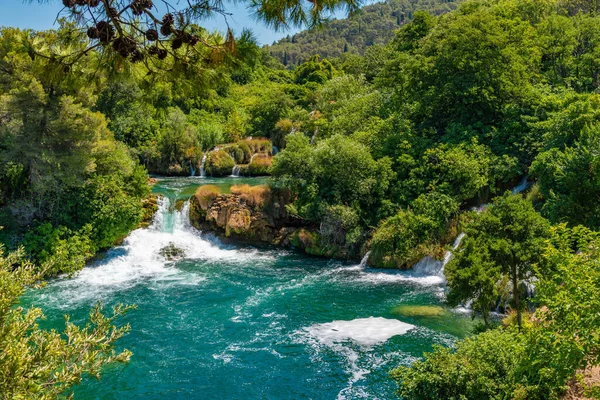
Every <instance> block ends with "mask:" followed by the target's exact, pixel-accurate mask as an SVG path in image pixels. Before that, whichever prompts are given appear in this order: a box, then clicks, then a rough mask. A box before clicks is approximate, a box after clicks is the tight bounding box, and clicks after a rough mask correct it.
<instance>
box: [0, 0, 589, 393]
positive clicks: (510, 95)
mask: <svg viewBox="0 0 600 400" xmlns="http://www.w3.org/2000/svg"><path fill="white" fill-rule="evenodd" d="M63 3H64V4H65V8H66V13H65V15H64V16H63V17H62V18H61V19H60V20H59V22H60V26H59V27H57V28H56V29H53V30H48V31H33V30H22V29H17V28H11V27H3V28H1V29H0V227H1V229H0V242H1V243H2V246H1V247H0V398H3V399H4V398H6V399H13V398H14V399H26V398H40V399H51V398H61V396H65V395H68V394H69V393H71V391H72V390H73V388H74V387H75V386H76V385H77V384H79V383H80V382H81V381H82V380H85V379H89V377H96V376H100V373H101V371H104V369H105V368H106V365H108V364H113V363H115V362H127V361H128V360H129V359H130V357H133V358H135V353H134V354H133V355H132V353H131V352H130V351H129V350H127V349H123V348H122V347H119V346H118V343H119V340H120V339H121V338H122V337H123V336H125V335H127V334H128V333H130V332H131V331H135V329H136V328H135V324H133V325H131V326H130V324H129V323H128V322H126V321H127V320H126V319H124V317H125V314H127V315H129V314H130V313H135V312H137V311H134V309H135V305H133V304H132V305H127V304H118V305H115V306H114V307H112V309H109V310H105V308H104V307H103V305H102V304H101V303H98V304H97V305H96V306H95V307H94V308H93V309H92V310H91V311H90V315H89V319H88V321H87V322H85V323H84V324H77V323H74V322H70V321H69V320H68V319H67V320H66V324H65V327H64V330H62V331H57V330H54V329H52V330H50V329H45V328H44V327H43V326H41V325H40V321H41V320H42V319H43V313H42V310H41V309H40V308H37V307H32V308H27V307H22V306H21V305H20V298H21V296H23V294H24V293H27V292H29V291H31V290H40V289H39V288H41V287H43V286H45V285H46V283H45V282H48V281H52V280H53V279H55V278H56V277H58V276H63V275H65V274H66V275H67V276H73V275H74V274H77V273H78V271H80V270H81V269H82V268H84V267H85V266H86V265H87V264H88V263H90V262H91V261H93V260H95V259H97V258H98V257H100V256H101V255H102V254H104V253H105V252H106V251H107V250H109V249H111V248H112V247H114V246H117V245H119V244H120V243H122V241H123V240H124V238H126V237H127V235H128V234H129V233H130V232H131V231H132V230H134V229H137V228H139V227H143V226H148V224H149V223H150V221H151V219H152V215H153V214H154V213H155V212H156V198H155V197H153V196H151V195H150V193H151V186H152V179H150V178H149V176H152V177H156V176H159V177H161V176H171V177H177V176H190V175H192V176H200V174H201V173H202V174H205V175H206V176H209V177H222V176H229V175H231V174H234V175H235V174H236V172H235V171H234V172H232V169H233V170H236V168H237V174H239V175H241V176H266V175H268V176H269V179H268V181H267V188H266V189H265V190H263V191H262V192H260V193H259V194H256V193H254V195H255V196H262V197H263V199H262V200H254V203H253V204H254V206H255V207H258V208H261V207H262V208H264V212H265V213H267V214H268V213H269V212H271V211H270V210H271V209H272V205H273V204H274V203H277V205H278V206H281V207H280V209H282V210H284V211H281V212H285V215H286V218H291V219H293V220H294V221H296V223H298V224H300V225H301V226H302V227H304V228H303V229H302V230H301V231H299V233H297V234H296V235H295V236H294V237H293V238H292V245H293V246H294V247H297V248H301V249H304V251H305V252H306V253H309V254H311V255H316V256H322V257H329V258H336V259H342V260H350V261H352V260H354V261H357V260H360V259H362V258H363V257H365V256H366V257H365V260H366V263H367V264H368V266H369V267H371V268H381V269H386V270H387V269H398V270H407V269H410V268H411V267H412V266H413V265H415V264H416V263H417V262H418V261H419V260H421V259H423V258H424V257H431V258H433V259H438V260H441V259H443V258H444V254H445V252H446V251H447V250H449V249H451V248H452V245H453V243H455V240H456V239H457V237H458V236H459V235H461V234H464V239H463V240H462V241H460V239H459V241H458V244H459V246H458V247H457V248H456V249H455V250H454V251H453V256H452V258H451V259H450V260H449V262H448V263H447V264H446V265H445V270H444V274H445V278H446V280H447V286H446V289H445V290H446V292H445V300H444V302H445V304H448V305H449V306H452V307H455V306H461V305H462V306H465V305H468V306H469V310H470V311H469V312H470V313H471V314H472V315H473V318H477V321H480V322H479V323H478V324H477V326H476V328H475V329H474V331H473V332H470V333H469V335H468V336H467V337H466V338H464V339H461V340H458V341H457V342H456V343H455V344H454V345H453V346H451V347H446V346H437V345H436V346H434V347H433V348H432V349H431V350H430V351H429V352H426V353H425V354H424V355H423V356H422V357H421V358H420V359H417V360H415V361H414V362H413V363H412V364H411V365H408V366H407V365H398V366H392V367H393V368H392V369H391V372H390V376H389V379H390V380H391V381H393V382H395V383H394V384H395V385H397V386H396V388H397V391H396V395H397V396H398V397H399V398H402V399H563V398H565V399H566V398H582V399H583V398H600V387H598V386H594V385H592V384H589V383H588V381H587V380H586V379H585V375H586V373H588V372H589V371H591V370H593V368H594V367H596V366H598V365H599V364H600V297H599V296H598V293H599V292H600V253H599V249H600V95H599V94H598V90H599V88H600V17H599V16H597V15H598V12H599V11H600V7H599V6H598V4H596V3H595V2H588V1H581V0H466V1H461V2H445V1H444V2H442V1H410V2H409V1H394V0H390V1H388V2H385V3H380V4H375V5H371V6H367V7H365V8H363V9H361V10H358V9H357V7H358V4H354V3H353V2H352V1H347V2H343V3H341V2H339V1H328V2H323V3H321V2H318V1H315V2H313V1H311V2H310V5H312V6H313V7H314V8H313V9H312V10H311V11H310V12H300V11H298V7H297V4H298V2H295V1H292V2H281V1H271V0H269V1H263V2H254V7H256V10H257V14H258V15H259V17H260V18H262V19H264V20H265V21H267V22H268V23H269V24H270V25H272V26H273V27H278V26H279V25H282V24H283V25H285V24H286V23H289V24H290V25H294V24H309V25H311V26H314V27H313V28H311V29H310V30H307V31H304V32H301V33H299V34H296V35H293V36H291V37H289V38H285V39H282V40H281V41H279V42H277V43H275V44H274V45H272V46H267V47H265V48H261V47H260V46H259V45H258V44H257V43H256V40H255V39H254V37H253V36H252V33H251V32H248V31H244V32H240V33H238V34H234V33H233V32H232V31H227V32H226V33H224V34H218V33H214V32H209V31H207V30H205V29H204V28H202V27H201V26H200V25H199V24H198V20H199V19H201V18H203V17H204V16H205V14H206V13H207V11H206V9H204V8H203V9H201V10H199V9H196V8H194V7H192V10H193V11H194V12H191V13H189V14H184V13H181V14H178V13H177V12H175V11H173V12H172V13H166V14H165V15H164V16H163V15H157V16H156V17H155V16H154V14H151V13H150V12H149V11H148V10H150V9H152V2H147V1H143V0H134V1H133V2H129V1H123V0H118V1H114V2H113V1H104V0H103V1H100V2H98V1H95V2H94V1H92V0H86V1H83V0H82V1H70V0H65V1H64V2H63ZM113 3H114V4H113ZM129 3H131V4H129ZM147 3H149V4H147ZM292 3H294V4H292ZM192 4H196V3H194V2H192ZM197 4H200V2H197ZM206 4H209V3H206ZM109 6H111V7H109ZM120 6H121V7H124V9H123V11H121V10H118V8H119V7H120ZM341 6H344V7H347V8H350V10H351V11H352V15H351V17H350V18H349V19H345V20H334V21H332V22H330V23H327V22H325V21H321V14H320V12H321V11H322V12H323V13H324V12H326V11H328V10H333V9H337V7H341ZM105 7H106V8H105ZM113 7H114V8H113ZM206 7H208V8H210V7H213V8H214V7H216V5H215V4H210V5H208V6H206ZM295 7H296V8H295ZM84 8H85V10H88V11H85V10H84ZM305 9H306V8H305ZM115 10H116V11H115ZM315 10H316V11H315ZM188 11H189V10H188ZM78 12H81V13H84V12H89V13H90V15H91V16H93V17H94V18H93V20H92V19H88V20H85V21H84V22H82V21H81V19H78V18H77V17H76V14H77V13H78ZM107 15H108V16H107ZM140 15H141V16H145V18H147V19H150V20H151V21H154V22H151V24H153V25H154V26H156V28H151V27H149V25H148V22H147V19H140V18H139V16H140ZM98 16H104V17H103V18H104V19H102V20H97V19H96V18H97V17H98ZM90 21H91V22H90ZM320 24H325V25H324V26H323V27H320V26H318V25H320ZM203 176H204V175H203ZM515 187H520V189H519V190H512V191H511V189H513V188H515ZM199 190H200V189H199ZM210 190H212V189H210ZM240 190H241V189H240ZM217 192H218V191H217ZM217 192H212V191H211V192H210V193H208V191H207V189H205V191H204V192H202V193H200V192H198V193H197V194H196V198H197V199H198V201H199V202H200V203H202V202H203V201H205V202H207V203H206V204H207V206H202V207H204V209H205V210H206V208H207V207H208V206H209V205H210V203H211V202H212V200H213V199H214V198H215V196H216V195H217V194H216V193H217ZM206 193H208V194H206ZM232 193H233V190H232ZM250 195H252V193H250ZM202 196H204V197H202ZM206 196H208V197H206ZM269 207H271V208H269ZM278 210H279V209H278ZM461 238H462V236H461ZM532 285H533V286H535V290H530V289H529V288H530V286H532ZM132 303H133V301H132ZM101 379H104V378H101ZM573 391H578V393H579V395H580V396H581V397H564V396H565V393H571V394H572V393H573ZM76 398H77V396H76Z"/></svg>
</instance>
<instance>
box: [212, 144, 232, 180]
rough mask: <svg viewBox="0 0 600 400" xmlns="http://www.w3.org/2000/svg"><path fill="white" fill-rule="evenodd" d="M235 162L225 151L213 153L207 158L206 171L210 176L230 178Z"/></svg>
mask: <svg viewBox="0 0 600 400" xmlns="http://www.w3.org/2000/svg"><path fill="white" fill-rule="evenodd" d="M234 166H235V161H234V160H233V158H232V157H231V156H230V155H229V153H228V152H226V151H225V150H217V151H211V152H210V153H208V157H207V158H206V165H205V170H206V174H207V175H209V176H228V175H231V170H232V169H233V167H234Z"/></svg>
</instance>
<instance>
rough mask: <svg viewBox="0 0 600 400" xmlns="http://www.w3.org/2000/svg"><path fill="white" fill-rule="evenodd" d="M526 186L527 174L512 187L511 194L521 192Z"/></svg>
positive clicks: (527, 185)
mask: <svg viewBox="0 0 600 400" xmlns="http://www.w3.org/2000/svg"><path fill="white" fill-rule="evenodd" d="M528 187H529V182H527V175H525V176H524V177H523V179H521V182H519V184H518V185H517V186H515V187H514V188H513V189H512V194H517V193H521V192H522V191H524V190H525V189H527V188H528Z"/></svg>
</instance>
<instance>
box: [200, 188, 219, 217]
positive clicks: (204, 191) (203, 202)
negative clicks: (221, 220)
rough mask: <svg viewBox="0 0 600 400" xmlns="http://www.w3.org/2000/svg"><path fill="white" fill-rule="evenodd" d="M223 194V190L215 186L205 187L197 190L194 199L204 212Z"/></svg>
mask: <svg viewBox="0 0 600 400" xmlns="http://www.w3.org/2000/svg"><path fill="white" fill-rule="evenodd" d="M219 194H221V190H220V189H219V188H218V187H217V186H215V185H203V186H200V187H199V188H198V189H196V193H194V197H195V198H196V201H197V202H198V204H199V205H200V208H202V210H204V211H206V210H208V208H209V207H210V206H211V204H212V202H213V200H214V199H215V198H216V197H217V196H218V195H219Z"/></svg>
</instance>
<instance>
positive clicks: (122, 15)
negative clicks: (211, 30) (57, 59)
mask: <svg viewBox="0 0 600 400" xmlns="http://www.w3.org/2000/svg"><path fill="white" fill-rule="evenodd" d="M37 1H38V2H43V1H47V0H37ZM61 1H62V3H63V5H64V8H63V9H62V10H61V11H60V12H59V14H58V17H59V18H66V19H68V20H71V21H73V22H74V23H75V24H76V26H77V27H78V28H79V29H81V30H82V31H84V32H85V33H86V34H87V36H88V37H89V39H90V42H89V49H92V48H100V47H101V48H108V47H110V48H111V49H112V50H114V51H115V52H116V53H118V54H119V55H120V56H121V57H123V58H127V59H129V60H130V61H132V62H140V61H143V60H144V59H146V58H157V59H159V60H163V59H165V58H167V57H168V56H169V54H171V55H172V56H173V57H174V58H178V53H177V50H178V49H180V48H183V47H187V48H189V49H192V51H193V49H194V48H196V46H197V45H200V46H198V47H210V48H213V49H217V48H218V49H219V50H220V51H223V52H229V53H233V52H234V51H235V42H236V40H235V38H234V35H233V33H232V31H231V29H229V24H228V17H229V16H230V15H231V14H230V13H229V12H227V10H226V7H225V4H224V2H223V1H222V0H185V1H179V0H177V1H174V0H154V1H153V0H61ZM246 1H247V6H248V8H249V9H250V10H251V11H252V12H253V13H254V16H255V17H256V19H257V20H260V21H262V22H264V23H266V24H267V25H268V26H270V27H272V28H274V29H283V28H287V27H291V26H309V27H310V26H314V25H317V24H319V23H321V22H322V21H323V20H324V18H326V17H327V16H328V15H329V14H330V13H332V12H333V11H335V10H337V9H340V8H345V9H346V10H347V11H349V12H352V11H355V10H357V9H358V7H359V5H360V0H246ZM215 15H216V16H221V17H222V18H223V19H224V22H225V25H226V26H227V27H228V28H227V34H226V37H225V38H224V40H222V41H221V42H220V43H218V42H216V43H215V41H213V40H210V39H209V38H207V35H206V34H202V31H203V30H202V29H199V27H198V23H199V22H200V21H202V20H203V19H206V18H208V17H213V16H215Z"/></svg>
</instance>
